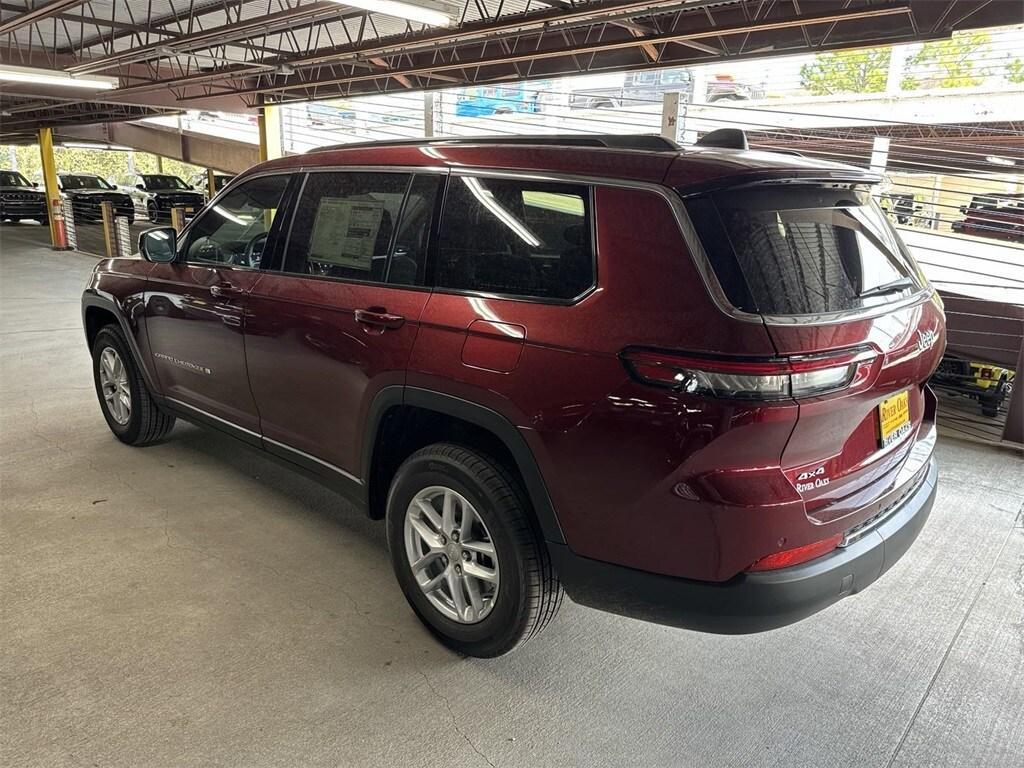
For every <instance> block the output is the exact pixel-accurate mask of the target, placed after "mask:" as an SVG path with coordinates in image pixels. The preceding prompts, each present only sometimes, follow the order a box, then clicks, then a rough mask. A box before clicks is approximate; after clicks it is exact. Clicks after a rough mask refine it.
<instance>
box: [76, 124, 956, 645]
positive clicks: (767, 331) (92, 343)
mask: <svg viewBox="0 0 1024 768" xmlns="http://www.w3.org/2000/svg"><path fill="white" fill-rule="evenodd" d="M716 145H717V146H716ZM877 181H878V179H877V178H876V177H874V176H872V175H870V174H868V173H866V172H864V171H862V170H858V169H856V168H851V167H844V166H838V165H833V164H828V163H822V162H817V161H812V160H807V159H804V158H802V157H798V156H793V155H785V154H767V153H760V152H753V151H749V150H747V149H746V148H745V140H744V139H743V137H742V135H741V134H737V133H735V132H733V133H729V132H725V133H715V134H710V135H709V136H708V137H706V138H705V140H704V141H703V143H702V144H701V145H698V146H696V147H689V148H686V149H682V148H680V147H679V146H677V145H675V144H674V143H672V142H668V141H665V140H662V139H659V138H657V137H612V136H609V137H592V136H591V137H557V138H544V137H539V138H538V137H530V138H523V139H506V138H503V139H500V140H493V141H491V140H459V141H445V140H438V141H425V142H420V143H415V142H412V143H395V144H383V145H380V144H378V145H373V146H355V147H351V146H350V147H340V148H327V149H323V150H319V151H316V152H313V153H311V154H307V155H302V156H294V157H287V158H282V159H278V160H274V161H271V162H267V163H263V164H261V165H259V166H256V167H255V168H252V169H251V170H249V171H248V172H246V173H244V174H242V175H240V176H239V177H238V178H236V179H234V180H233V181H232V182H231V184H230V185H228V186H227V187H226V188H225V189H224V190H223V191H222V192H221V193H220V194H219V195H218V196H217V197H216V198H215V199H214V200H213V201H211V203H210V205H208V206H207V207H206V208H205V209H203V211H202V212H201V213H199V214H198V215H197V216H196V218H195V219H194V220H193V221H192V222H191V224H190V225H189V226H188V227H186V228H185V229H184V231H182V232H181V233H180V234H178V233H175V231H174V230H173V229H170V228H157V229H153V230H150V231H149V232H147V233H145V234H144V235H143V236H142V238H141V239H140V248H141V251H142V254H143V256H144V259H116V260H111V261H105V262H102V263H101V264H100V265H99V266H98V267H97V269H96V271H95V273H94V274H93V276H92V278H91V280H90V282H89V284H88V287H87V288H86V290H85V294H84V296H83V312H84V323H85V331H86V336H87V340H88V344H89V347H90V349H91V350H92V355H93V360H94V374H95V385H96V391H97V394H98V396H99V401H100V404H101V407H102V410H103V414H104V416H105V418H106V421H107V423H108V425H109V427H110V429H111V430H112V431H113V433H114V434H115V435H116V436H117V437H118V438H119V439H120V440H122V441H124V442H125V443H128V444H130V445H146V444H148V443H152V442H154V441H156V440H159V439H161V438H163V437H164V436H165V435H166V434H167V433H168V432H169V431H170V429H171V427H172V425H173V424H174V420H175V419H176V418H178V417H181V418H185V419H188V420H190V421H194V422H197V423H199V424H204V425H208V426H210V427H213V428H216V429H219V430H222V431H224V432H227V433H228V434H231V435H233V436H235V437H237V438H238V439H239V440H241V441H243V442H246V443H249V444H250V445H252V446H254V447H257V448H261V449H263V450H264V451H267V452H269V453H270V454H273V455H274V456H276V457H278V458H280V459H282V460H284V461H286V462H289V463H291V464H292V465H295V466H296V467H299V468H302V469H304V470H305V471H306V472H308V473H310V474H312V475H314V476H316V477H318V478H319V479H321V480H323V481H324V482H326V483H328V484H330V485H331V486H332V487H334V488H337V489H338V490H339V491H341V492H343V493H345V494H347V495H348V496H350V497H352V498H353V499H355V500H357V501H358V502H359V503H360V504H361V505H363V506H364V508H365V509H366V510H367V513H368V514H369V515H370V516H371V517H373V518H378V519H383V520H385V525H386V527H387V538H388V545H389V550H390V553H391V560H392V565H393V568H394V571H395V574H396V576H397V579H398V583H399V584H400V586H401V588H402V590H403V592H404V594H405V596H406V598H407V599H408V602H409V603H410V605H411V606H412V608H413V610H414V611H415V612H416V613H417V615H418V616H419V617H420V619H422V621H423V622H424V623H425V624H426V626H427V627H429V628H430V630H432V631H433V632H434V633H435V634H436V635H437V636H438V637H439V638H440V639H441V640H442V641H443V642H445V643H446V644H448V645H449V646H450V647H452V648H455V649H457V650H459V651H462V652H464V653H467V654H472V655H477V656H495V655H498V654H502V653H506V652H508V651H510V650H512V649H513V648H515V647H516V646H517V645H519V644H520V643H522V642H524V641H525V640H527V639H529V638H531V637H533V636H534V635H536V634H537V632H539V631H540V630H541V629H542V628H543V627H544V626H545V625H546V624H547V623H548V622H549V621H550V620H551V619H552V617H553V616H554V615H555V613H556V611H557V610H558V607H559V604H560V601H561V599H562V596H563V592H565V593H568V595H569V596H570V597H571V598H572V599H573V600H575V601H576V602H579V603H582V604H584V605H590V606H594V607H598V608H602V609H605V610H609V611H613V612H616V613H620V614H625V615H629V616H634V617H638V618H641V619H646V620H649V621H655V622H660V623H663V624H668V625H672V626H677V627H687V628H691V629H696V630H702V631H708V632H722V633H743V632H757V631H762V630H768V629H772V628H774V627H779V626H782V625H785V624H789V623H792V622H795V621H797V620H800V619H802V618H804V617H806V616H808V615H810V614H812V613H814V612H816V611H819V610H821V609H823V608H825V607H826V606H828V605H830V604H831V603H834V602H835V601H837V600H839V599H840V598H841V597H843V596H846V595H850V594H853V593H855V592H858V591H860V590H862V589H864V588H866V587H867V586H868V585H870V584H871V583H872V582H873V581H874V580H875V579H877V578H878V577H879V576H880V575H881V574H882V573H883V572H884V571H885V570H886V569H888V568H889V567H890V566H891V565H893V563H895V562H896V561H897V560H898V559H899V558H900V557H901V556H902V555H903V553H904V552H905V551H906V550H907V549H908V547H909V546H910V545H911V543H912V542H913V540H914V538H915V537H916V536H917V533H918V532H919V531H920V529H921V527H922V526H923V525H924V523H925V520H926V518H927V516H928V514H929V511H930V509H931V506H932V501H933V499H934V494H935V487H936V468H935V462H934V460H933V458H932V447H933V444H934V441H935V427H934V418H935V399H934V397H933V396H932V394H931V392H930V391H929V390H928V388H927V386H926V385H925V382H926V380H927V379H928V377H929V375H930V374H931V373H932V371H933V370H934V369H935V367H936V365H937V363H938V361H939V359H940V357H941V355H942V350H943V348H944V345H945V330H944V319H943V311H942V304H941V301H940V300H939V298H938V296H937V295H936V293H935V292H934V291H933V289H932V288H931V287H930V286H929V285H928V283H927V281H926V280H925V279H924V277H922V275H921V273H920V271H919V269H918V267H917V265H916V264H915V263H914V260H913V259H912V258H911V256H910V254H909V253H908V252H907V249H906V248H905V246H904V245H903V243H902V242H901V241H900V239H899V237H898V236H897V234H896V233H895V231H894V230H893V228H892V226H891V225H890V223H889V222H888V220H887V219H886V217H885V215H884V214H883V213H882V211H881V210H880V209H879V207H878V205H877V204H876V203H875V201H874V200H873V199H872V196H871V186H872V184H874V183H875V182H877Z"/></svg>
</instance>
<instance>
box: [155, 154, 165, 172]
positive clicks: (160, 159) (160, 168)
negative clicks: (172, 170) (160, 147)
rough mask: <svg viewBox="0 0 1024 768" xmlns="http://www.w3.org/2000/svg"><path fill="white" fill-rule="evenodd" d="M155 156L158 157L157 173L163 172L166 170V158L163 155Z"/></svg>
mask: <svg viewBox="0 0 1024 768" xmlns="http://www.w3.org/2000/svg"><path fill="white" fill-rule="evenodd" d="M154 157H155V158H156V172H157V173H163V172H164V159H163V157H161V156H160V155H154Z"/></svg>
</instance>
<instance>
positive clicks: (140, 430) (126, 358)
mask: <svg viewBox="0 0 1024 768" xmlns="http://www.w3.org/2000/svg"><path fill="white" fill-rule="evenodd" d="M92 361H93V362H92V370H93V380H94V382H95V384H96V395H97V397H98V398H99V401H100V408H101V409H102V410H103V416H104V418H105V419H106V420H107V426H109V427H110V431H111V432H113V433H114V436H115V437H116V438H117V439H118V440H120V441H121V442H122V443H127V444H128V445H140V446H141V445H149V444H150V443H155V442H157V441H158V440H161V439H163V438H164V437H165V436H166V435H167V433H168V432H170V431H171V428H172V427H174V417H173V416H170V415H168V414H166V413H164V412H163V411H161V410H160V408H159V407H158V406H157V404H156V402H155V401H154V400H153V397H152V395H150V393H149V389H148V388H147V387H146V382H145V380H144V379H143V378H142V374H141V373H140V371H139V368H138V366H137V365H136V364H135V358H133V357H132V355H131V352H130V351H129V350H128V344H127V342H126V341H125V338H124V335H123V334H122V333H121V329H120V328H118V327H117V326H116V325H108V326H106V327H104V328H103V329H101V330H100V332H99V333H98V334H96V340H95V341H94V342H93V345H92Z"/></svg>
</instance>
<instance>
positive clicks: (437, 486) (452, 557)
mask: <svg viewBox="0 0 1024 768" xmlns="http://www.w3.org/2000/svg"><path fill="white" fill-rule="evenodd" d="M526 504H527V502H526V497H525V494H524V493H523V492H522V490H521V489H520V488H519V484H518V482H517V481H516V480H515V478H514V477H513V476H512V475H511V474H510V473H509V472H508V471H507V470H506V469H505V468H504V467H503V466H502V465H501V464H500V463H499V462H496V461H495V460H493V459H491V458H490V457H487V456H485V455H483V454H480V453H477V452H476V451H473V450H470V449H468V448H463V447H461V446H457V445H451V444H446V443H438V444H435V445H431V446H428V447H427V448H424V449H422V450H420V451H417V452H416V453H414V454H413V455H412V456H410V457H409V458H408V459H406V461H405V462H404V463H403V464H402V466H401V467H400V468H399V469H398V472H397V473H396V474H395V478H394V480H393V481H392V484H391V490H390V493H389V494H388V509H387V531H388V549H389V551H390V553H391V562H392V566H393V567H394V570H395V575H396V576H397V578H398V583H399V585H400V586H401V588H402V591H403V592H404V593H405V597H406V599H407V600H408V601H409V604H410V605H411V606H412V609H413V610H414V611H415V612H416V615H417V616H419V618H420V620H421V621H423V623H424V624H425V625H426V626H427V628H428V629H430V631H431V632H433V633H434V634H435V635H436V636H437V637H438V639H440V641H441V642H442V643H444V644H445V645H447V646H448V647H450V648H452V649H454V650H456V651H459V652H461V653H465V654H468V655H470V656H479V657H484V658H487V657H493V656H500V655H502V654H504V653H508V652H509V651H511V650H513V649H514V648H516V647H517V646H519V645H521V644H522V643H524V642H526V641H527V640H529V639H530V638H532V637H533V636H534V635H536V634H537V633H539V632H540V631H541V630H542V629H544V627H546V626H547V624H548V623H549V622H550V621H551V619H552V618H553V617H554V616H555V613H556V612H557V611H558V608H559V606H560V604H561V601H562V594H563V593H562V587H561V584H560V583H559V581H558V577H557V576H556V575H555V573H554V569H553V567H552V565H551V561H550V559H549V558H548V553H547V549H546V548H545V546H544V543H543V541H542V540H541V538H540V536H539V535H538V533H537V532H536V530H535V529H534V527H533V525H532V524H531V522H530V518H529V517H528V513H527V510H526Z"/></svg>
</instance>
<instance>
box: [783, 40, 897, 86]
mask: <svg viewBox="0 0 1024 768" xmlns="http://www.w3.org/2000/svg"><path fill="white" fill-rule="evenodd" d="M891 58H892V49H891V48H888V47H887V48H861V49H859V50H853V51H835V52H833V53H821V54H818V55H817V56H816V57H815V58H814V61H813V62H812V63H810V64H804V65H803V66H802V67H800V85H802V86H803V87H804V88H805V89H806V90H808V91H810V92H811V93H813V94H814V95H815V96H825V95H828V94H832V93H877V92H879V91H884V90H885V85H886V78H887V77H888V73H889V61H890V59H891Z"/></svg>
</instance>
